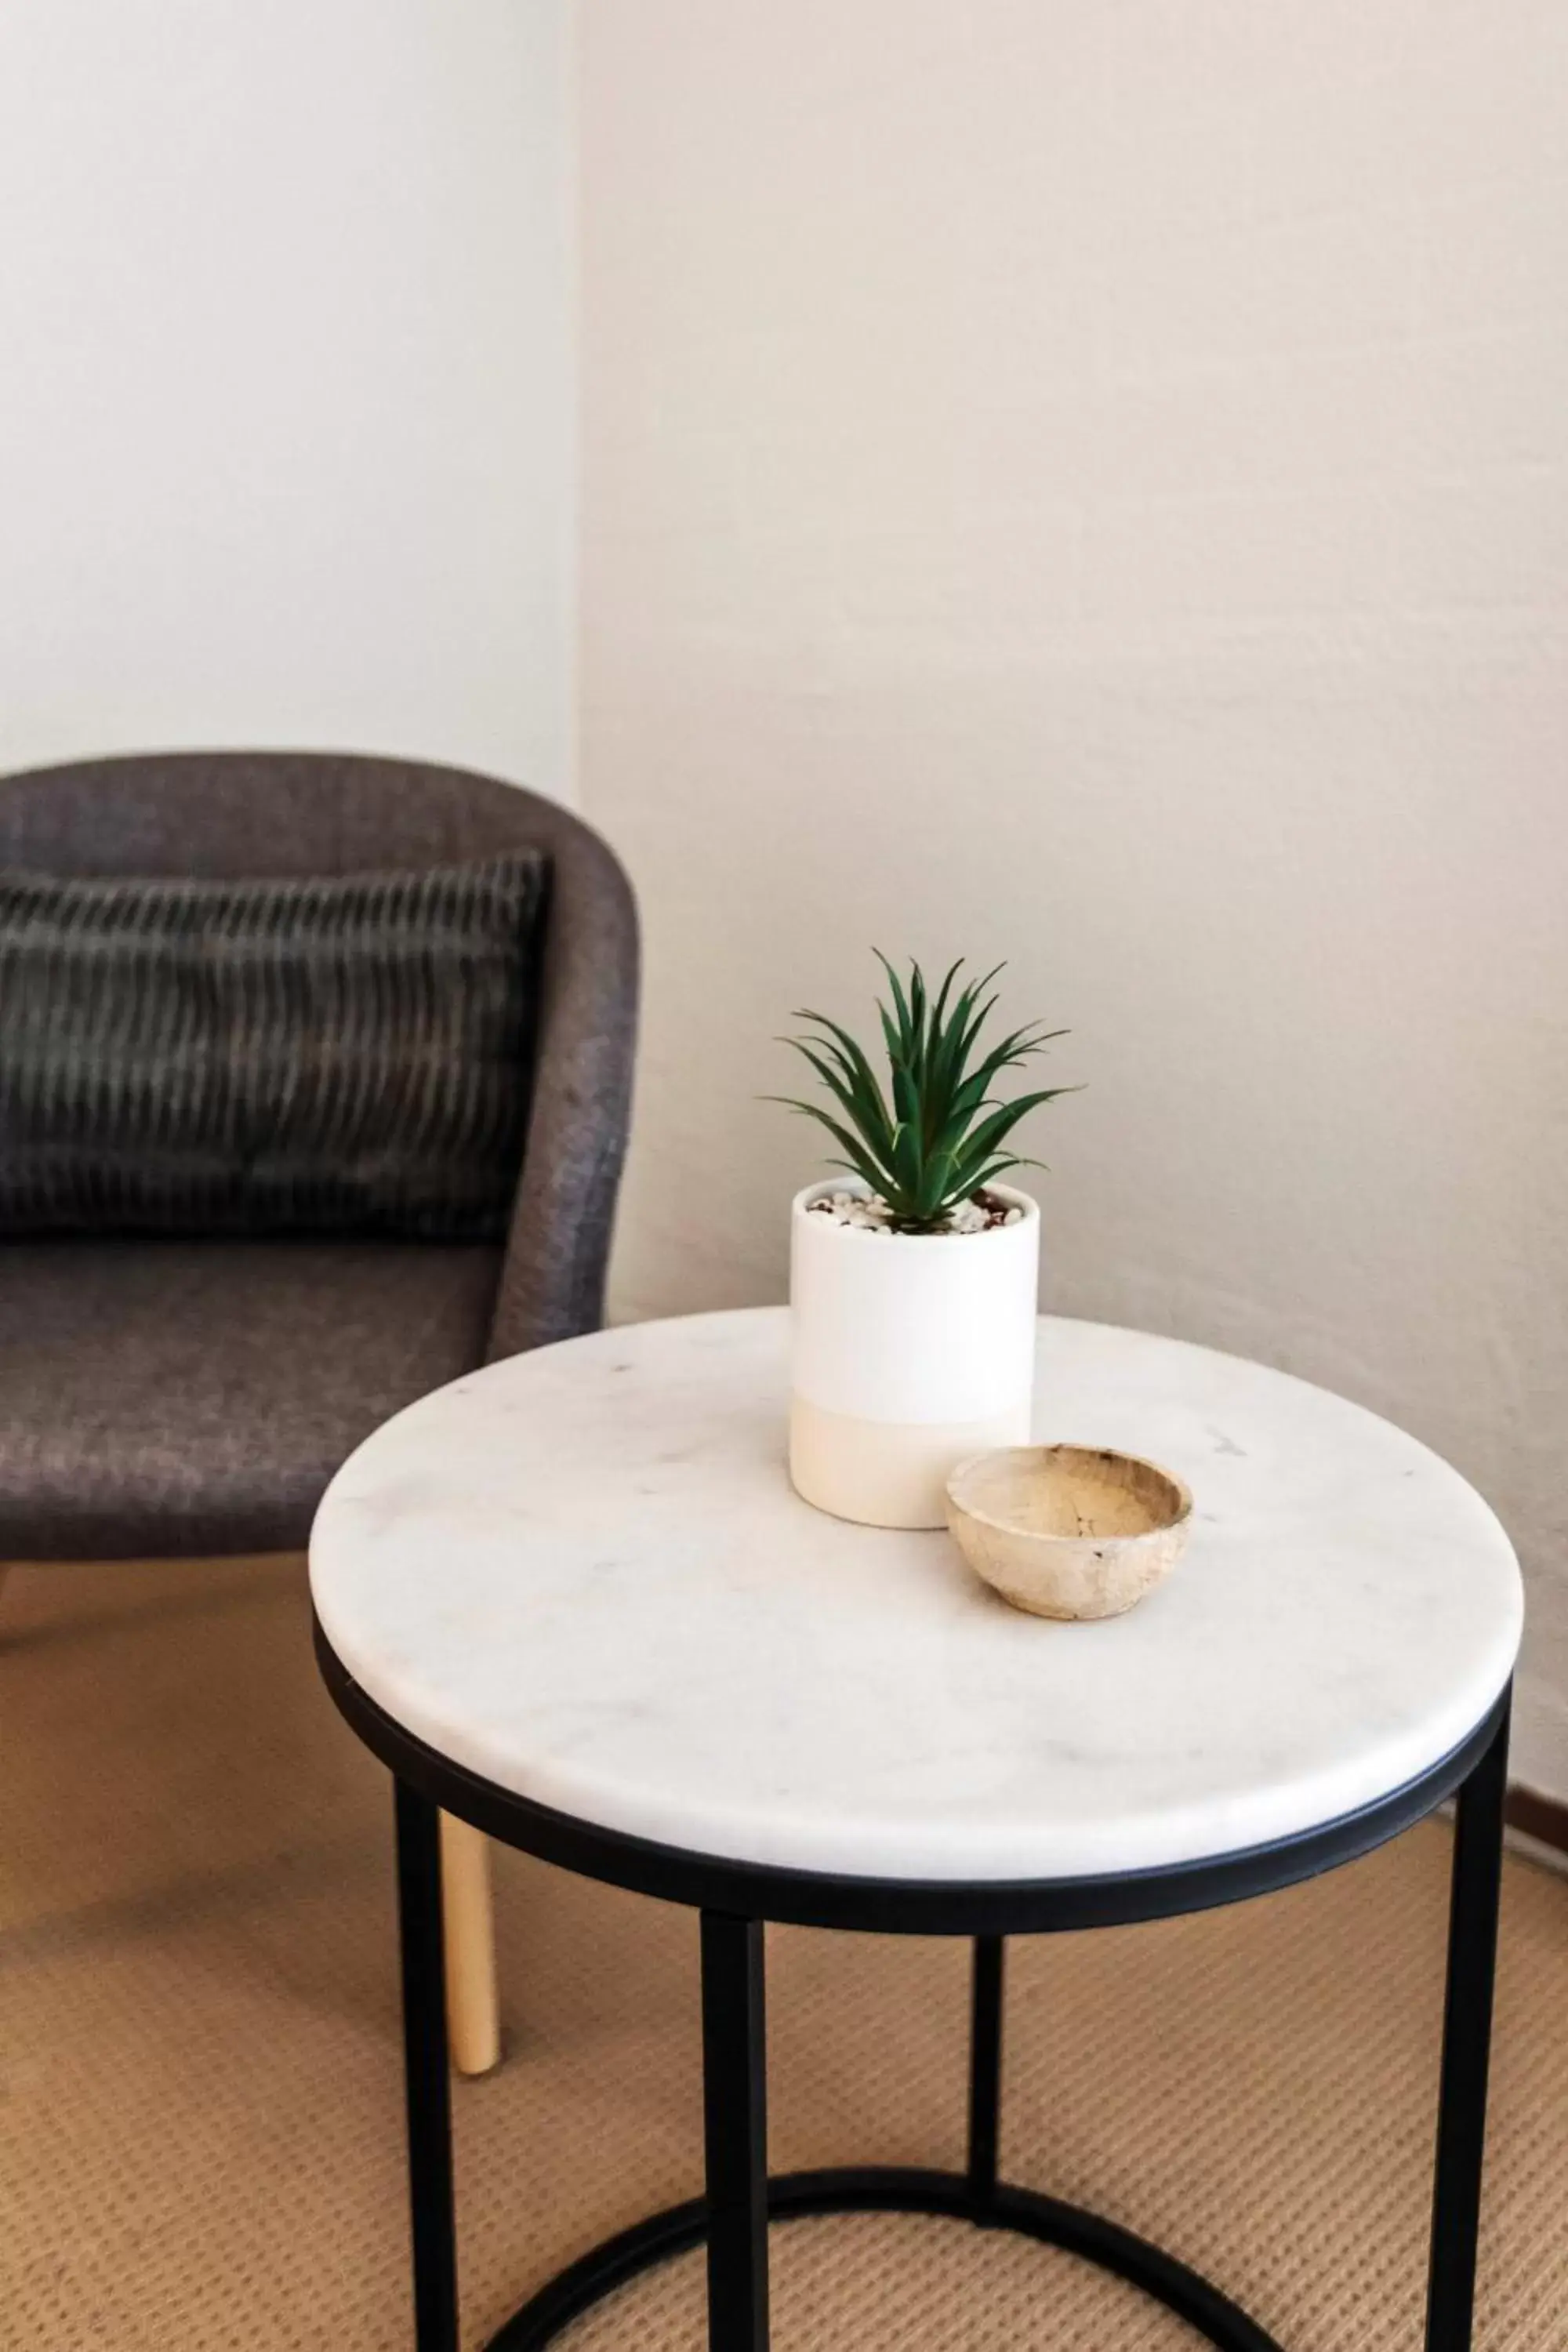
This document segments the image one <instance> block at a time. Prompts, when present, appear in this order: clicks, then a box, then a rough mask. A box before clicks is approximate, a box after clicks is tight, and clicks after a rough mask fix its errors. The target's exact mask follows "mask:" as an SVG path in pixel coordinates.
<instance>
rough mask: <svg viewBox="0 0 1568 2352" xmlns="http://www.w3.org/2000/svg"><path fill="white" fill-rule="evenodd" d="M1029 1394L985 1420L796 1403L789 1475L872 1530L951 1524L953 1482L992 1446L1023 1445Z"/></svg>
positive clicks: (810, 1498) (826, 1506) (816, 1500)
mask: <svg viewBox="0 0 1568 2352" xmlns="http://www.w3.org/2000/svg"><path fill="white" fill-rule="evenodd" d="M1028 1434H1029V1400H1028V1398H1027V1397H1025V1398H1022V1399H1021V1400H1020V1402H1018V1403H1017V1404H1016V1405H1015V1406H1014V1408H1013V1410H1012V1411H1011V1412H1004V1413H995V1414H993V1415H992V1417H991V1418H990V1419H989V1420H986V1421H959V1422H893V1421H861V1420H858V1419H851V1418H850V1417H849V1416H848V1415H847V1414H844V1413H837V1412H823V1411H822V1410H821V1408H820V1407H819V1406H817V1405H814V1404H808V1403H807V1402H806V1400H805V1397H800V1396H797V1397H792V1398H791V1400H790V1409H789V1475H790V1477H791V1478H792V1479H793V1481H794V1483H795V1492H796V1494H798V1495H802V1496H805V1500H806V1501H807V1502H808V1503H812V1504H814V1505H815V1506H816V1508H817V1509H818V1510H819V1511H829V1512H831V1513H832V1515H833V1517H835V1518H837V1519H855V1520H857V1521H858V1523H859V1524H860V1525H861V1526H862V1527H868V1528H944V1527H945V1526H946V1525H947V1481H948V1477H949V1475H950V1474H951V1473H952V1471H953V1470H954V1469H955V1468H956V1467H957V1465H958V1464H959V1463H960V1462H963V1461H964V1460H966V1459H967V1458H968V1456H969V1455H970V1454H983V1453H984V1452H985V1451H986V1449H987V1448H988V1447H990V1446H993V1445H1022V1444H1025V1443H1026V1441H1027V1438H1028Z"/></svg>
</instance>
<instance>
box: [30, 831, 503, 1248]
mask: <svg viewBox="0 0 1568 2352" xmlns="http://www.w3.org/2000/svg"><path fill="white" fill-rule="evenodd" d="M545 878H546V869H545V864H544V861H543V859H542V858H541V857H540V856H537V855H536V854H535V853H533V852H531V851H524V852H521V853H519V854H516V855H513V856H507V857H499V858H495V859H492V860H490V861H489V862H487V863H485V864H482V865H474V866H447V867H444V868H436V869H433V870H431V871H428V872H426V873H420V874H360V875H350V876H345V877H340V878H337V879H332V880H321V881H241V882H211V881H202V882H192V881H162V880H159V881H152V880H148V881H121V880H114V881H109V880H104V881H96V880H94V881H77V880H63V879H59V878H58V877H54V876H49V875H39V874H26V873H18V872H16V871H11V872H4V873H0V1233H4V1234H46V1233H55V1234H65V1233H72V1234H110V1233H136V1234H182V1235H184V1236H187V1237H193V1236H200V1235H203V1234H402V1235H409V1236H419V1237H423V1238H427V1239H431V1240H444V1241H451V1240H481V1239H494V1238H496V1237H497V1236H499V1235H500V1234H501V1232H502V1231H503V1229H504V1226H505V1222H506V1217H507V1212H508V1209H509V1206H510V1199H511V1193H512V1190H513V1186H514V1183H515V1181H516V1176H517V1171H518V1167H519V1163H520V1160H521V1153H522V1144H523V1135H524V1130H525V1128H526V1124H527V1117H528V1097H529V1085H530V1076H531V1070H530V1060H531V1040H532V1034H533V1013H534V999H535V993H536V989H535V977H534V975H535V965H536V954H535V950H536V946H537V941H538V937H539V933H540V930H541V916H542V904H543V899H544V892H545Z"/></svg>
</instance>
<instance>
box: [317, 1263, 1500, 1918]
mask: <svg viewBox="0 0 1568 2352" xmlns="http://www.w3.org/2000/svg"><path fill="white" fill-rule="evenodd" d="M785 1340H786V1317H785V1311H784V1309H783V1308H763V1309H756V1310H752V1311H749V1312H744V1313H738V1314H727V1315H708V1316H696V1317H692V1318H686V1319H683V1320H679V1321H674V1322H667V1323H648V1324H642V1325H637V1326H633V1327H630V1328H623V1329H619V1330H612V1331H606V1332H603V1333H600V1334H599V1335H597V1336H596V1337H595V1338H592V1339H577V1340H573V1341H570V1342H568V1343H566V1344H565V1345H563V1346H561V1347H556V1348H549V1349H542V1350H540V1351H539V1352H537V1353H535V1354H532V1355H528V1356H521V1357H517V1358H514V1359H512V1360H510V1361H509V1362H506V1363H501V1364H497V1365H494V1366H492V1367H490V1368H489V1370H485V1371H481V1372H477V1373H474V1374H472V1375H470V1376H469V1377H468V1378H466V1379H463V1380H459V1381H455V1382H454V1383H453V1384H452V1385H451V1386H450V1387H449V1388H446V1389H442V1390H440V1391H437V1393H436V1394H435V1395H434V1396H431V1397H427V1398H426V1399H425V1400H424V1401H423V1402H421V1403H418V1404H416V1405H413V1406H411V1407H410V1408H409V1409H408V1410H407V1411H406V1412H403V1413H400V1414H399V1415H398V1416H397V1418H396V1419H395V1420H394V1421H392V1422H389V1423H387V1424H386V1426H385V1427H384V1428H383V1429H381V1430H379V1431H377V1433H375V1435H374V1436H373V1437H372V1438H370V1439H369V1440H368V1442H367V1443H366V1444H363V1446H361V1447H360V1449H359V1451H358V1452H357V1453H356V1454H354V1455H353V1457H352V1459H351V1460H350V1461H349V1462H348V1463H347V1464H346V1465H345V1466H344V1467H343V1469H342V1471H341V1472H340V1473H339V1475H338V1476H337V1477H336V1478H335V1479H334V1480H333V1482H332V1485H331V1489H330V1490H329V1492H328V1494H327V1496H326V1498H325V1500H324V1501H323V1502H322V1505H321V1511H320V1514H319V1516H318V1517H317V1520H316V1525H315V1530H314V1533H313V1536H312V1538H311V1546H310V1560H311V1580H312V1584H313V1588H314V1593H315V1601H316V1608H317V1611H318V1612H319V1615H320V1617H321V1624H322V1626H323V1629H324V1631H325V1633H326V1635H327V1638H328V1640H329V1641H330V1642H331V1645H332V1647H333V1649H334V1650H335V1651H336V1652H337V1654H338V1655H339V1657H340V1658H341V1659H342V1662H343V1664H344V1665H345V1666H346V1667H347V1668H348V1669H349V1671H350V1673H351V1674H353V1675H354V1676H355V1677H356V1679H357V1680H358V1681H359V1682H360V1683H361V1684H362V1685H363V1687H364V1688H365V1690H366V1691H367V1692H368V1693H369V1694H370V1696H371V1697H372V1698H374V1700H376V1701H377V1702H378V1703H379V1704H380V1705H381V1706H383V1707H384V1709H385V1710H386V1711H387V1712H388V1713H389V1714H390V1715H392V1716H393V1717H395V1718H396V1719H397V1721H398V1722H400V1723H402V1724H403V1725H405V1727H407V1728H408V1729H409V1730H411V1731H413V1732H414V1733H416V1735H417V1736H418V1737H419V1738H422V1739H424V1740H426V1741H427V1742H428V1743H429V1744H430V1745H431V1746H432V1747H434V1748H437V1749H439V1750H440V1751H441V1752H442V1753H443V1754H445V1755H447V1756H448V1757H450V1758H452V1759H456V1760H457V1761H458V1762H460V1763H462V1764H465V1765H467V1766H468V1767H469V1768H470V1769H472V1770H474V1771H476V1772H479V1773H481V1774H483V1775H484V1776H485V1777H486V1778H487V1779H489V1780H493V1781H496V1782H499V1783H500V1785H501V1786H502V1787H504V1788H507V1789H509V1790H516V1791H518V1792H520V1793H521V1794H522V1795H525V1796H528V1797H531V1798H533V1799H536V1800H537V1801H540V1802H541V1803H543V1804H546V1805H551V1806H554V1807H557V1808H558V1809H560V1810H561V1811H564V1812H567V1813H571V1814H574V1815H576V1816H578V1817H580V1818H582V1819H584V1820H587V1821H591V1822H597V1823H600V1824H602V1825H605V1826H607V1827H610V1828H613V1829H619V1830H626V1831H631V1832H636V1833H637V1834H638V1835H640V1836H643V1837H647V1838H654V1839H658V1840H662V1841H664V1842H666V1843H670V1844H674V1845H679V1846H683V1847H686V1848H689V1849H692V1850H696V1851H700V1852H703V1853H712V1854H719V1855H723V1856H726V1857H729V1858H731V1859H741V1860H745V1861H751V1862H762V1863H773V1864H790V1865H794V1866H795V1867H797V1868H802V1869H807V1870H825V1871H837V1872H847V1873H850V1874H858V1875H867V1876H876V1877H910V1878H940V1879H969V1880H984V1879H990V1878H1044V1877H1056V1876H1077V1875H1080V1874H1102V1873H1109V1872H1113V1871H1123V1870H1129V1869H1136V1868H1140V1867H1144V1866H1148V1865H1152V1864H1168V1863H1173V1862H1183V1861H1194V1860H1198V1859H1201V1858H1205V1857H1210V1856H1214V1855H1217V1854H1222V1853H1232V1852H1235V1851H1237V1850H1238V1849H1240V1848H1243V1847H1247V1846H1251V1845H1256V1844H1258V1843H1263V1842H1265V1841H1267V1840H1269V1839H1273V1838H1278V1837H1281V1836H1284V1835H1287V1834H1289V1832H1295V1831H1300V1830H1305V1829H1309V1828H1311V1827H1313V1826H1315V1825H1317V1824H1320V1823H1321V1822H1327V1821H1330V1820H1332V1819H1333V1818H1335V1817H1336V1816H1337V1815H1340V1814H1342V1813H1345V1812H1348V1811H1352V1810H1353V1809H1355V1808H1356V1807H1358V1806H1361V1805H1364V1804H1367V1803H1369V1802H1371V1801H1374V1800H1375V1799H1377V1798H1379V1797H1381V1796H1384V1795H1387V1794H1389V1793H1390V1792H1391V1791H1393V1790H1395V1789H1396V1788H1398V1787H1399V1786H1400V1785H1401V1784H1402V1783H1404V1782H1405V1781H1406V1780H1410V1779H1412V1778H1414V1777H1415V1775H1416V1774H1418V1773H1419V1772H1421V1771H1422V1770H1423V1769H1425V1768H1426V1767H1427V1766H1429V1765H1432V1764H1435V1763H1436V1762H1437V1761H1438V1760H1439V1759H1441V1758H1442V1757H1443V1756H1444V1755H1446V1754H1447V1751H1448V1750H1449V1749H1450V1748H1454V1747H1455V1746H1457V1745H1458V1742H1459V1741H1460V1740H1461V1739H1462V1738H1464V1737H1465V1735H1466V1734H1467V1733H1468V1732H1469V1731H1470V1730H1471V1729H1472V1728H1473V1727H1475V1725H1476V1724H1477V1723H1478V1722H1479V1720H1480V1718H1481V1717H1482V1716H1483V1715H1484V1714H1485V1713H1486V1711H1487V1709H1488V1707H1489V1706H1490V1704H1491V1702H1492V1700H1493V1699H1494V1698H1495V1697H1496V1696H1497V1695H1498V1693H1499V1692H1500V1689H1501V1688H1502V1686H1503V1684H1504V1683H1505V1682H1506V1680H1507V1678H1508V1675H1509V1674H1510V1670H1511V1667H1512V1664H1513V1659H1514V1653H1515V1651H1516V1649H1517V1646H1518V1642H1519V1633H1520V1619H1521V1593H1520V1580H1519V1571H1518V1569H1517V1567H1516V1565H1515V1562H1514V1557H1513V1553H1512V1551H1511V1549H1510V1546H1509V1542H1508V1538H1507V1537H1506V1536H1505V1535H1504V1534H1503V1531H1502V1529H1501V1528H1500V1526H1499V1525H1498V1522H1497V1520H1496V1519H1495V1518H1494V1517H1493V1516H1492V1514H1491V1512H1490V1511H1489V1509H1488V1507H1487V1506H1486V1504H1485V1503H1483V1502H1482V1500H1481V1499H1480V1497H1479V1495H1477V1494H1476V1493H1475V1492H1474V1490H1473V1489H1472V1488H1471V1487H1470V1486H1467V1485H1466V1483H1465V1481H1464V1480H1463V1479H1462V1478H1461V1477H1460V1476H1459V1475H1458V1473H1457V1472H1456V1471H1454V1470H1452V1469H1450V1468H1449V1467H1448V1465H1447V1464H1446V1463H1444V1462H1442V1461H1440V1460H1439V1459H1438V1458H1437V1456H1436V1455H1435V1454H1431V1453H1429V1452H1428V1451H1427V1450H1426V1448H1425V1447H1424V1446H1422V1445H1420V1444H1417V1443H1416V1442H1415V1439H1414V1438H1411V1437H1408V1436H1406V1435H1405V1434H1404V1433H1403V1432H1401V1431H1400V1430H1397V1429H1394V1428H1393V1427H1391V1426H1390V1424H1389V1423H1386V1422H1384V1421H1380V1420H1378V1419H1377V1418H1375V1416H1373V1414H1371V1413H1369V1412H1363V1411H1362V1410H1361V1409H1360V1408H1359V1407H1358V1406H1355V1405H1352V1404H1348V1403H1346V1402H1344V1401H1343V1400H1342V1399H1341V1398H1339V1397H1335V1396H1331V1395H1330V1394H1328V1393H1327V1392H1326V1391H1323V1390H1321V1389H1316V1388H1311V1387H1309V1386H1308V1385H1307V1384H1306V1383H1304V1382H1303V1381H1297V1380H1293V1379H1290V1378H1289V1377H1288V1376H1287V1375H1286V1374H1284V1373H1280V1372H1274V1371H1269V1370H1265V1369H1264V1368H1263V1367H1261V1366H1260V1365H1257V1364H1250V1363H1245V1362H1243V1361H1241V1360H1238V1359H1237V1358H1235V1357H1229V1356H1222V1355H1216V1354H1215V1353H1213V1352H1211V1351H1210V1350H1208V1349H1202V1348H1194V1347H1189V1346H1186V1345H1184V1344H1183V1343H1182V1342H1180V1341H1177V1340H1173V1339H1152V1338H1150V1337H1148V1336H1146V1335H1145V1334H1142V1333H1140V1332H1134V1331H1121V1330H1115V1329H1112V1328H1109V1327H1107V1326H1104V1325H1100V1324H1091V1323H1073V1322H1063V1321H1057V1320H1051V1321H1047V1322H1043V1323H1042V1324H1041V1326H1040V1337H1039V1374H1038V1382H1037V1415H1036V1418H1037V1434H1039V1435H1040V1436H1042V1437H1048V1438H1051V1439H1060V1440H1068V1441H1074V1442H1079V1443H1083V1444H1090V1445H1101V1444H1109V1445H1115V1446H1120V1447H1121V1448H1123V1449H1124V1450H1126V1451H1128V1452H1131V1453H1136V1454H1146V1455H1149V1456H1151V1457H1152V1458H1153V1459H1154V1460H1155V1461H1157V1462H1161V1463H1163V1464H1165V1465H1168V1466H1169V1467H1170V1468H1171V1469H1173V1470H1175V1471H1177V1472H1179V1473H1180V1475H1182V1476H1183V1477H1184V1478H1185V1479H1186V1480H1187V1482H1188V1484H1189V1485H1190V1486H1191V1487H1192V1489H1193V1493H1194V1502H1195V1524H1194V1534H1193V1539H1192V1543H1191V1546H1190V1549H1189V1550H1188V1552H1187V1555H1186V1558H1185V1559H1184V1560H1183V1561H1182V1563H1181V1564H1180V1566H1179V1567H1178V1568H1177V1569H1176V1570H1175V1572H1174V1574H1173V1576H1172V1577H1171V1579H1170V1580H1169V1581H1168V1582H1167V1583H1166V1584H1164V1585H1163V1586H1162V1587H1161V1588H1160V1590H1159V1591H1156V1592H1155V1593H1153V1594H1152V1596H1151V1597H1150V1598H1149V1599H1148V1600H1146V1601H1143V1602H1142V1604H1141V1605H1140V1606H1139V1607H1138V1608H1137V1609H1135V1610H1134V1611H1132V1612H1131V1614H1130V1615H1128V1616H1126V1617H1121V1618H1115V1619H1110V1620H1107V1621H1105V1622H1100V1623H1098V1624H1061V1623H1054V1622H1049V1621H1047V1620H1045V1619H1041V1618H1033V1617H1026V1616H1023V1615H1020V1614H1019V1613H1018V1612H1016V1611H1014V1610H1012V1609H1009V1608H1008V1607H1007V1606H1006V1604H1005V1602H1003V1601H1000V1600H999V1599H998V1598H997V1597H996V1596H995V1595H994V1593H993V1592H991V1591H989V1590H988V1589H987V1588H986V1587H984V1585H982V1584H980V1583H979V1582H977V1581H976V1580H975V1579H974V1577H973V1575H972V1574H971V1573H970V1571H969V1570H968V1569H967V1568H966V1567H965V1565H964V1562H963V1559H962V1558H961V1556H960V1554H959V1553H958V1551H957V1549H956V1548H955V1547H954V1546H953V1544H952V1541H951V1540H950V1539H949V1538H948V1537H947V1536H945V1535H942V1534H914V1535H911V1534H903V1533H891V1532H885V1531H882V1530H879V1529H870V1528H860V1527H851V1526H848V1525H846V1524H845V1523H843V1522H841V1521H839V1520H837V1519H831V1518H827V1517H823V1516H822V1515H821V1514H820V1513H819V1512H816V1511H815V1510H813V1509H811V1508H810V1507H809V1506H808V1505H806V1504H805V1503H803V1502H801V1501H800V1500H799V1499H798V1497H797V1496H795V1494H794V1493H793V1491H792V1490H791V1487H790V1486H789V1482H788V1479H787V1477H786V1475H785V1472H784V1411H785V1388H786V1372H785Z"/></svg>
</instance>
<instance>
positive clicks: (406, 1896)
mask: <svg viewBox="0 0 1568 2352" xmlns="http://www.w3.org/2000/svg"><path fill="white" fill-rule="evenodd" d="M394 1785H395V1790H396V1795H397V1919H398V1933H399V1936H400V1938H401V1942H402V1949H403V2079H404V2091H405V2100H406V2111H407V2119H408V2197H409V2218H410V2221H411V2223H412V2228H413V2239H414V2342H415V2346H416V2352H458V2242H457V2221H456V2218H455V2214H454V2210H453V2202H452V2096H451V2084H450V2080H449V2078H448V2074H447V1990H446V1974H447V1972H446V1963H445V1960H444V1958H443V1956H442V1949H441V1822H440V1815H439V1814H438V1812H437V1809H436V1807H435V1806H434V1805H433V1804H432V1803H431V1802H430V1801H429V1799H428V1798H427V1797H422V1796H421V1795H420V1794H419V1792H418V1790H416V1789H411V1788H410V1787H409V1785H408V1783H407V1782H406V1781H405V1780H398V1781H396V1782H395V1784H394Z"/></svg>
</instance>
